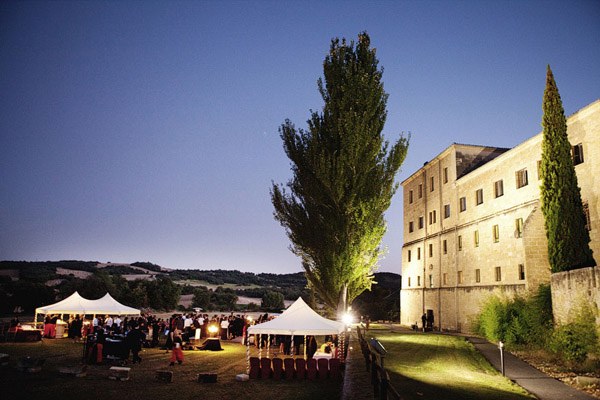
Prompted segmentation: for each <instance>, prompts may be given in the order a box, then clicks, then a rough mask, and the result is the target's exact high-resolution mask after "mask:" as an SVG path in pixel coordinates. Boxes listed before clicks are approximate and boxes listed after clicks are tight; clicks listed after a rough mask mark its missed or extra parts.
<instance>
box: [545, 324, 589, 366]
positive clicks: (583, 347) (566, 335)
mask: <svg viewBox="0 0 600 400" xmlns="http://www.w3.org/2000/svg"><path fill="white" fill-rule="evenodd" d="M592 331H593V329H592ZM591 336H592V335H590V329H589V326H584V325H582V324H580V323H570V324H566V325H562V326H559V327H558V328H556V329H555V330H554V334H553V335H552V340H551V342H550V348H551V349H552V351H554V352H555V353H558V354H559V355H560V356H562V358H563V359H565V360H566V361H570V362H574V363H582V362H583V361H585V359H586V358H587V355H588V353H590V352H591V350H592V349H593V346H594V342H591V340H590V339H591Z"/></svg>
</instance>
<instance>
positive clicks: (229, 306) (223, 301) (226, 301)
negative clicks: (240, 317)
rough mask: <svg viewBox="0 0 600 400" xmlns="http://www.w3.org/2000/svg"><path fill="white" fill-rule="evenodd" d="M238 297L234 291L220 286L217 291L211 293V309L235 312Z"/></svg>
mask: <svg viewBox="0 0 600 400" xmlns="http://www.w3.org/2000/svg"><path fill="white" fill-rule="evenodd" d="M237 300H238V297H237V296H236V294H235V292H234V291H233V289H229V288H222V287H221V286H219V287H218V288H217V289H216V290H215V291H211V292H210V303H211V307H210V308H211V309H213V310H219V311H228V310H234V309H235V304H236V303H237Z"/></svg>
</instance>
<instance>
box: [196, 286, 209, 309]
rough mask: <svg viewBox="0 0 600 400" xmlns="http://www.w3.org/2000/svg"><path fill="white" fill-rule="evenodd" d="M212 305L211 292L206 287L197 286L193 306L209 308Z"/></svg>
mask: <svg viewBox="0 0 600 400" xmlns="http://www.w3.org/2000/svg"><path fill="white" fill-rule="evenodd" d="M209 306H210V292H209V291H208V289H207V288H206V287H202V288H195V289H194V297H193V298H192V307H200V308H202V309H203V310H207V309H208V308H209Z"/></svg>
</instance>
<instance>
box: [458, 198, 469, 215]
mask: <svg viewBox="0 0 600 400" xmlns="http://www.w3.org/2000/svg"><path fill="white" fill-rule="evenodd" d="M458 201H459V203H460V212H463V211H465V210H466V209H467V198H466V197H461V198H460V199H459V200H458Z"/></svg>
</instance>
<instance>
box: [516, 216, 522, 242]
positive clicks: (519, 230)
mask: <svg viewBox="0 0 600 400" xmlns="http://www.w3.org/2000/svg"><path fill="white" fill-rule="evenodd" d="M515 237H516V238H521V237H523V218H517V219H515Z"/></svg>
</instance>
